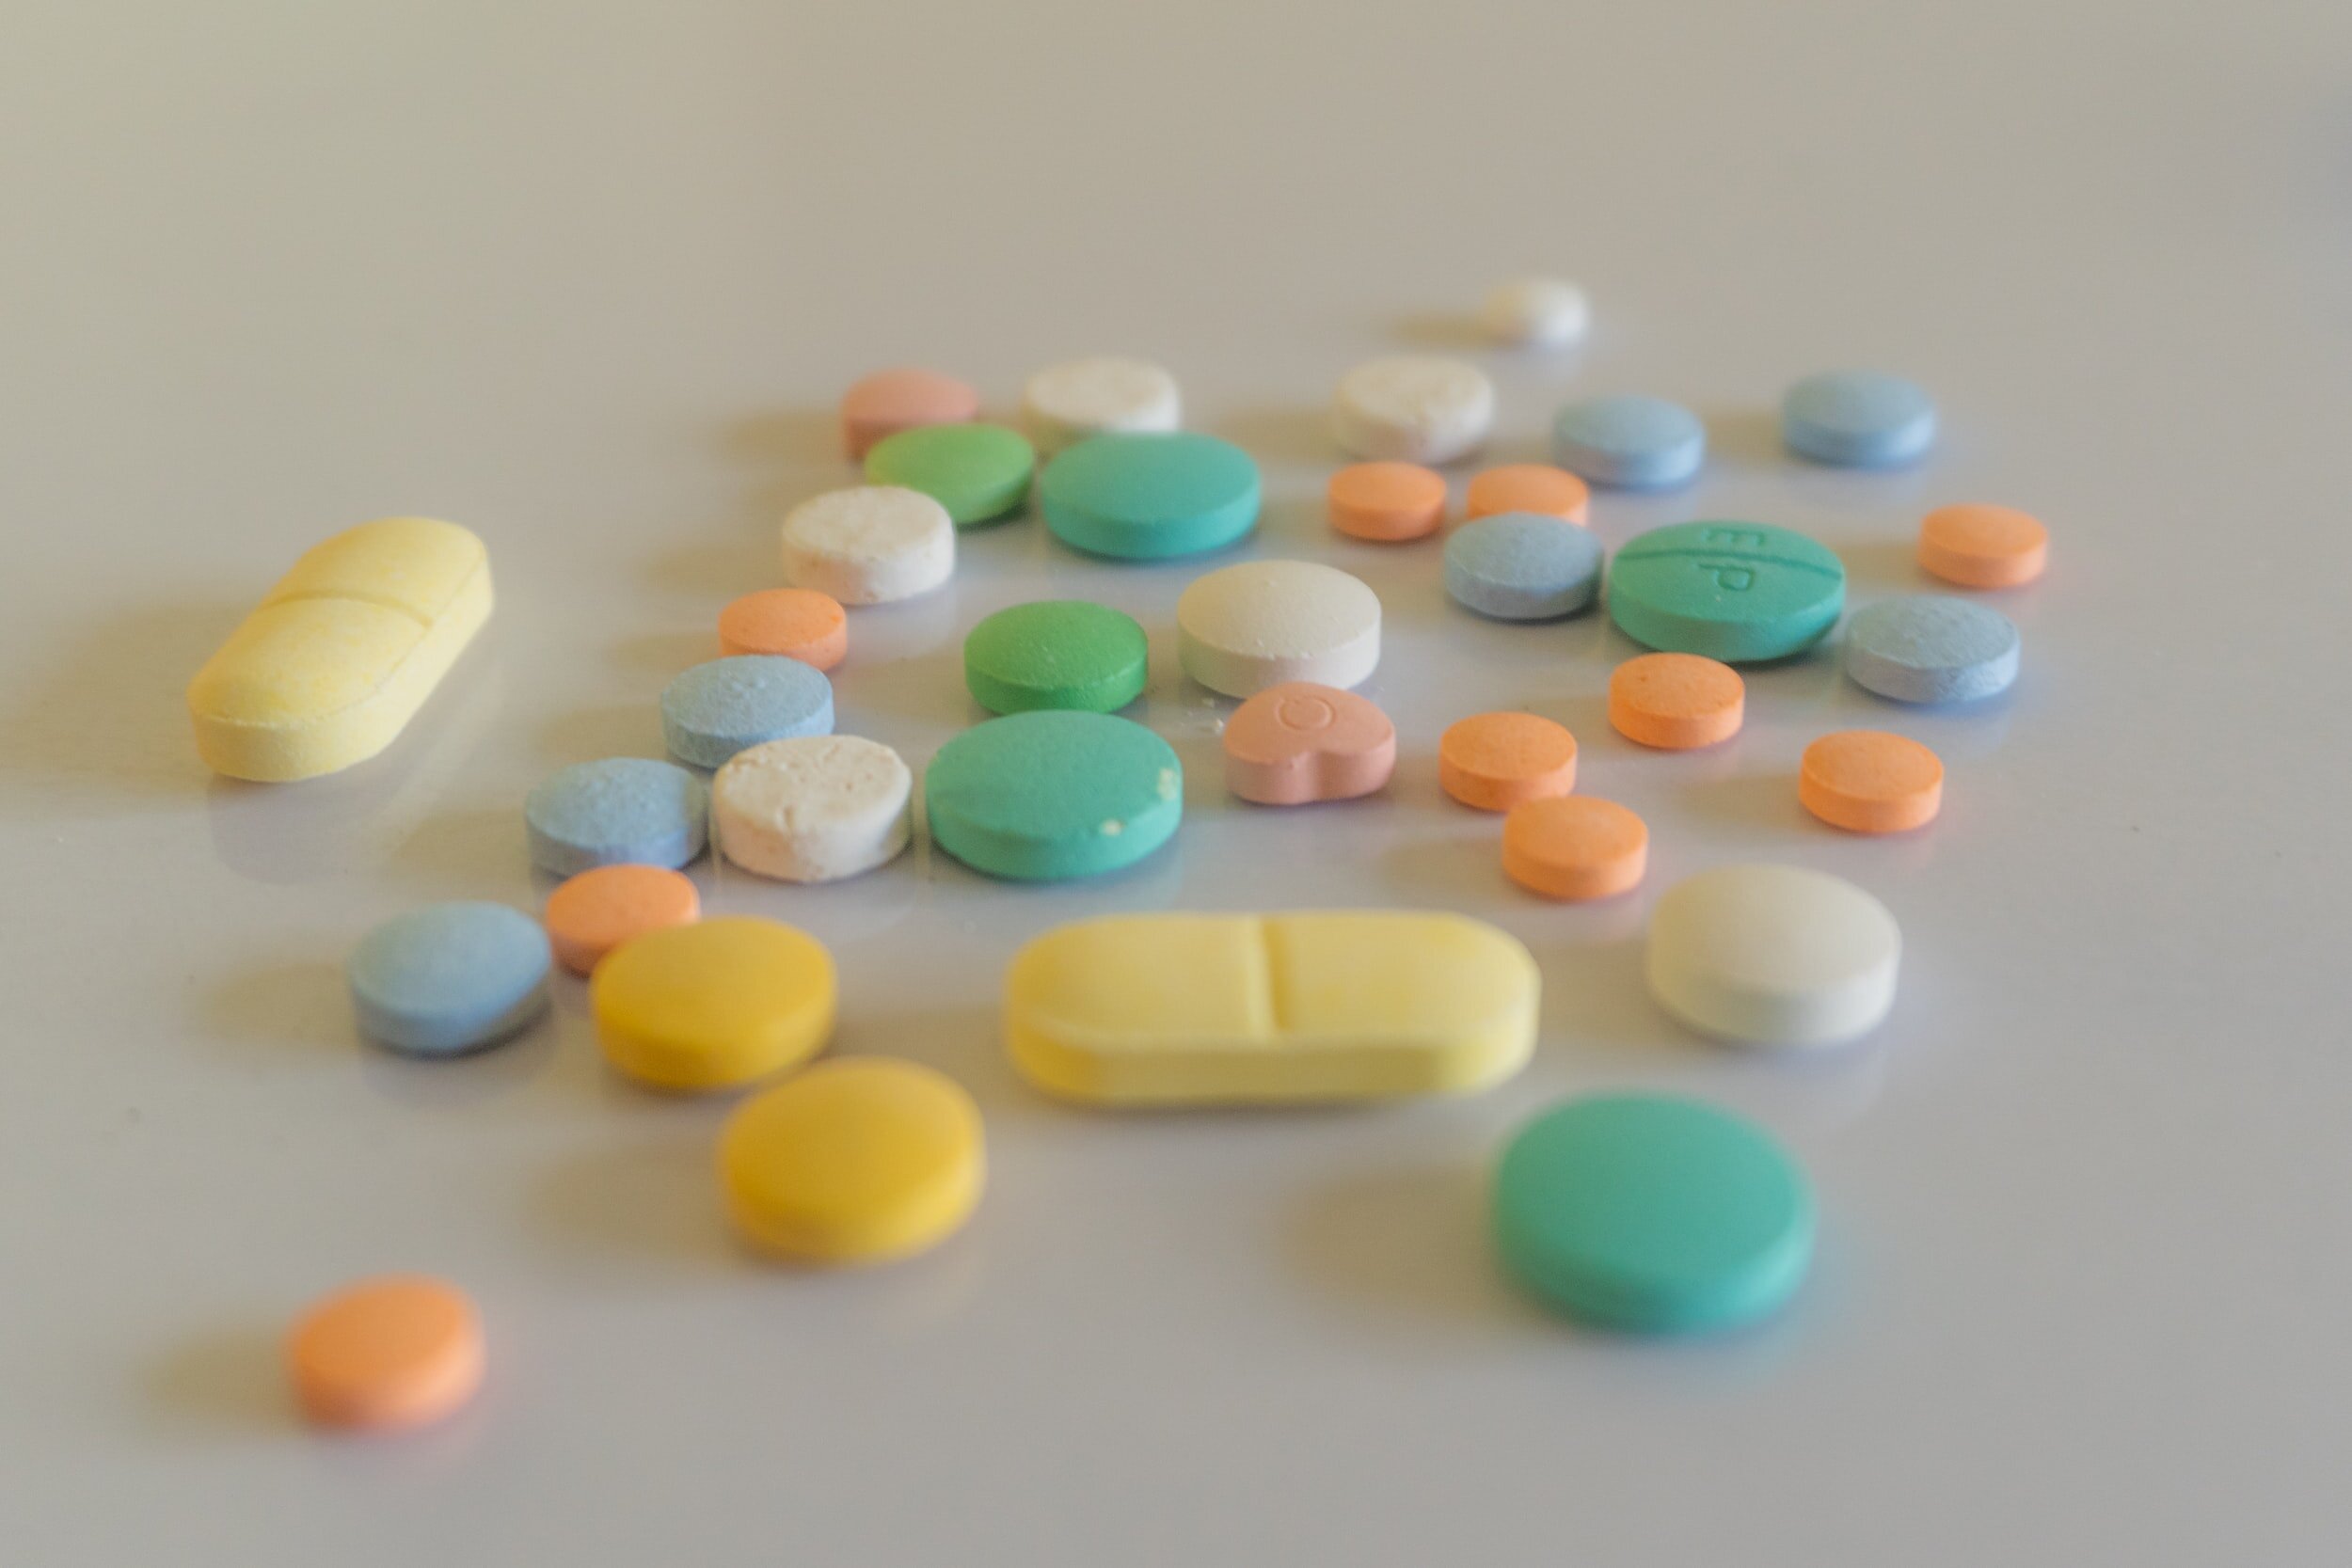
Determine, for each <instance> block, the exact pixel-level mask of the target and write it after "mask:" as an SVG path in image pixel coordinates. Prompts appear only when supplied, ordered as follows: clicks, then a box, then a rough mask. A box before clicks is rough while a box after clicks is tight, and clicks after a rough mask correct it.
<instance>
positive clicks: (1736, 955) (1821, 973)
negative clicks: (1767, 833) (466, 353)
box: [1648, 865, 1902, 1047]
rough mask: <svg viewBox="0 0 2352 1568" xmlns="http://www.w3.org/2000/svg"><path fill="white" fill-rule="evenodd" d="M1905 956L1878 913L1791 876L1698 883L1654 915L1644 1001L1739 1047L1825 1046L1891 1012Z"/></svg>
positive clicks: (1738, 875)
mask: <svg viewBox="0 0 2352 1568" xmlns="http://www.w3.org/2000/svg"><path fill="white" fill-rule="evenodd" d="M1901 955H1902V935H1901V933H1900V932H1899V930H1898V929H1897V928H1896V926H1895V917H1894V916H1893V915H1891V914H1889V913H1888V912H1887V911H1886V906H1885V905H1883V904H1882V903H1880V902H1879V901H1878V900H1877V899H1875V898H1873V897H1871V896H1870V895H1868V894H1867V893H1865V892H1863V891H1862V890H1861V889H1860V888H1858V887H1856V886H1854V885H1853V884H1852V883H1851V882H1849V881H1846V880H1843V879H1840V878H1836V877H1833V876H1830V875H1829V874H1828V873H1826V872H1821V871H1807V870H1804V869H1803V868H1801V867H1798V866H1793V865H1727V866H1723V867H1720V868H1718V869H1716V870H1713V871H1703V872H1701V873H1699V875H1697V876H1695V877H1692V878H1689V879H1685V880H1683V881H1680V882H1677V883H1676V884H1675V885H1674V886H1673V887H1672V888H1669V889H1668V890H1667V891H1666V894H1665V895H1664V896H1663V897H1661V898H1660V899H1659V900H1658V906H1657V908H1656V909H1655V910H1653V911H1651V913H1650V921H1649V962H1648V968H1649V989H1650V994H1652V995H1653V996H1655V997H1657V999H1658V1003H1659V1006H1662V1007H1664V1008H1665V1009H1666V1011H1668V1012H1670V1013H1672V1014H1674V1016H1675V1017H1677V1018H1678V1019H1680V1020H1681V1021H1682V1022H1685V1023H1687V1024H1689V1025H1691V1027H1692V1028H1693V1029H1696V1030H1698V1031H1700V1032H1701V1033H1702V1034H1708V1035H1713V1036H1715V1037H1718V1038H1721V1039H1726V1040H1731V1041H1735V1042H1737V1043H1739V1044H1741V1045H1759V1046H1792V1047H1804V1046H1820V1045H1833V1044H1836V1043H1837V1042H1838V1041H1840V1040H1849V1039H1851V1038H1853V1037H1855V1036H1857V1035H1861V1034H1864V1033H1867V1031H1868V1030H1870V1029H1872V1028H1875V1027H1876V1026H1877V1025H1878V1022H1879V1021H1880V1020H1881V1019H1883V1018H1884V1017H1885V1016H1886V1010H1887V1008H1888V1007H1890V1006H1893V1005H1894V1001H1895V968H1896V963H1897V960H1898V959H1899V958H1900V957H1901Z"/></svg>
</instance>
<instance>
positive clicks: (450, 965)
mask: <svg viewBox="0 0 2352 1568" xmlns="http://www.w3.org/2000/svg"><path fill="white" fill-rule="evenodd" d="M345 975H346V977H347V978H348V979H349V981H350V984H351V1003H352V1008H353V1010H354V1011H355V1012H356V1013H357V1014H358V1020H359V1033H360V1034H361V1035H363V1036H365V1037H367V1038H369V1039H371V1040H373V1041H374V1042H375V1043H376V1044H378V1045H383V1046H389V1047H390V1048H391V1049H392V1050H394V1051H399V1052H403V1053H406V1054H408V1055H412V1056H457V1055H463V1054H464V1053H467V1052H469V1051H480V1050H483V1049H484V1048H485V1047H487V1046H492V1045H496V1044H498V1043H499V1041H501V1040H503V1039H506V1038H508V1037H511V1036H513V1035H515V1034H516V1032H518V1031H519V1030H521V1029H523V1028H524V1027H525V1026H526V1025H528V1024H530V1023H531V1022H533V1021H534V1020H536V1019H537V1018H538V1017H539V1015H540V1014H542V1013H544V1012H546V1011H547V1010H548V938H547V933H546V932H545V931H542V930H541V929H540V928H539V923H538V922H537V921H535V920H533V919H532V918H531V917H530V916H529V915H527V914H525V913H523V912H522V911H520V910H510V909H508V908H507V907H506V906H505V905H503V904H470V903H465V904H428V905H426V906H425V907H424V908H423V909H421V910H410V911H408V912H406V913H405V914H397V915H394V916H393V917H392V918H391V919H389V920H387V921H385V922H384V923H383V924H382V925H380V926H378V927H375V928H374V929H373V930H372V931H370V932H369V933H368V934H367V935H366V936H365V937H364V938H362V939H361V940H360V942H359V945H358V947H356V948H354V949H353V950H352V954H351V959H350V961H349V963H348V964H347V965H345Z"/></svg>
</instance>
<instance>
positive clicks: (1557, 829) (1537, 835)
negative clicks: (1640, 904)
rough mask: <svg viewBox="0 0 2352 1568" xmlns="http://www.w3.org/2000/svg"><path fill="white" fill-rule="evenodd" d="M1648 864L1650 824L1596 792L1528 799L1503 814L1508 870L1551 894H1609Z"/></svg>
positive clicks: (1504, 861) (1619, 890)
mask: <svg viewBox="0 0 2352 1568" xmlns="http://www.w3.org/2000/svg"><path fill="white" fill-rule="evenodd" d="M1648 864H1649V828H1648V825H1647V824H1645V822H1643V820H1642V819H1641V818H1640V817H1638V816H1634V815H1633V813H1631V812H1629V811H1628V810H1626V808H1625V807H1623V806H1621V805H1619V804H1617V802H1616V801H1614V800H1602V799H1600V798H1599V797H1598V796H1597V795H1557V796H1553V797H1552V798H1551V799H1549V800H1525V801H1522V802H1520V803H1519V804H1518V805H1516V806H1513V807H1512V808H1511V812H1510V815H1509V816H1505V817H1504V818H1503V819H1502V869H1503V871H1504V873H1505V874H1507V875H1508V876H1509V877H1510V879H1512V880H1513V881H1515V882H1517V883H1518V884H1519V885H1520V886H1521V887H1524V888H1527V889H1529V890H1531V891H1533V892H1535V893H1540V894H1542V895H1544V896H1545V897H1547V898H1570V899H1585V898H1607V897H1610V896H1612V895H1616V894H1620V893H1623V892H1624V891H1625V890H1626V889H1628V888H1629V887H1631V886H1633V885H1634V884H1635V883H1637V882H1639V881H1640V880H1641V879H1642V873H1643V871H1644V870H1645V868H1646V867H1647V865H1648Z"/></svg>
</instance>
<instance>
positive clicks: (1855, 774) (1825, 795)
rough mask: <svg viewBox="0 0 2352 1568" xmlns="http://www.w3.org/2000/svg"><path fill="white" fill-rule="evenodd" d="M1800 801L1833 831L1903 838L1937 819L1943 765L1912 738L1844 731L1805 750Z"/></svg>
mask: <svg viewBox="0 0 2352 1568" xmlns="http://www.w3.org/2000/svg"><path fill="white" fill-rule="evenodd" d="M1797 799H1799V800H1803V801H1804V809H1805V810H1807V811H1809V812H1811V813H1812V814H1813V815H1814V816H1818V817H1820V819H1821V820H1822V821H1824V822H1826V823H1828V824H1829V825H1830V826H1831V827H1833V828H1843V829H1845V830H1846V831H1847V832H1851V833H1899V832H1905V831H1906V830H1908V829H1912V828H1917V827H1921V826H1924V825H1925V824H1927V823H1928V822H1930V821H1931V820H1933V819H1934V816H1935V814H1936V811H1937V809H1938V808H1939V807H1941V806H1942V805H1943V803H1944V765H1943V763H1941V762H1939V761H1938V760H1936V755H1935V753H1934V752H1931V751H1929V750H1928V749H1927V748H1926V747H1925V746H1922V745H1920V744H1919V743H1918V742H1917V741H1915V740H1913V739H1910V738H1909V737H1907V736H1899V735H1889V734H1887V733H1886V732H1885V731H1884V730H1839V731H1837V732H1836V734H1834V735H1825V736H1821V738H1820V739H1819V740H1817V741H1815V742H1814V743H1813V744H1812V745H1810V746H1807V747H1806V748H1805V749H1804V761H1803V763H1802V764H1800V766H1799V768H1798V770H1797Z"/></svg>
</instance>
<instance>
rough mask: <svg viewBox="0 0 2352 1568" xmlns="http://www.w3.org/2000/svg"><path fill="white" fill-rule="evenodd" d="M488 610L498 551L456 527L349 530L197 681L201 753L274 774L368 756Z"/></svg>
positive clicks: (282, 586) (326, 769)
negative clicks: (492, 568)
mask: <svg viewBox="0 0 2352 1568" xmlns="http://www.w3.org/2000/svg"><path fill="white" fill-rule="evenodd" d="M489 618H490V557H489V552H488V551H486V550H485V549H484V548H483V547H482V541H481V540H479V539H477V538H475V537H474V536H473V535H472V534H471V533H469V532H468V531H466V530H464V529H462V528H459V527H458V526H457V525H456V524H455V523H444V522H437V521H436V520H435V519H433V518H430V517H386V518H382V519H380V520H378V521H376V522H373V523H362V524H360V525H359V526H358V528H355V529H348V530H346V531H343V532H342V533H339V534H337V535H335V536H334V537H333V538H332V539H328V540H326V541H325V542H324V543H322V544H319V545H316V546H312V547H311V548H310V550H309V551H308V552H307V553H305V554H304V555H303V557H302V559H301V560H299V561H297V562H294V569H293V570H291V571H289V572H288V573H287V574H286V575H285V576H284V577H282V578H279V579H278V584H277V586H276V587H274V588H272V589H271V590H270V591H269V593H268V594H265V595H264V596H263V597H262V602H261V604H260V606H259V607H258V608H257V609H255V610H254V611H253V613H252V614H250V615H248V616H246V618H245V623H244V624H243V625H242V626H238V627H237V629H236V630H235V631H233V632H231V633H230V634H229V640H228V641H225V642H223V643H222V644H221V645H220V647H219V648H218V649H217V650H216V651H215V653H214V654H213V657H211V658H209V659H206V660H205V661H204V667H203V668H202V669H200V670H199V671H198V672H197V673H196V678H195V679H194V680H192V681H190V682H189V683H188V693H187V698H188V716H189V718H190V719H191V720H192V721H194V723H195V726H196V749H197V752H198V754H199V755H200V756H201V757H202V758H203V759H204V765H205V766H206V767H207V768H211V769H212V770H213V771H214V772H215V773H222V774H226V775H227V776H229V777H230V778H232V779H252V780H256V781H259V782H262V783H272V784H278V783H287V782H290V781H293V780H295V779H311V778H317V777H319V776H320V775H322V774H326V773H335V772H340V771H341V770H342V769H343V768H349V767H351V766H352V765H353V764H355V763H360V762H365V761H366V760H367V759H368V758H370V757H372V756H373V755H375V754H376V753H377V752H381V751H383V750H384V748H385V747H387V746H389V745H390V744H391V743H392V741H393V740H394V739H395V738H397V737H398V736H399V735H400V732H401V730H402V729H403V728H404V727H405V726H406V724H407V722H408V721H409V720H410V719H411V718H413V717H414V716H415V714H416V711H417V709H418V708H420V707H421V706H422V705H423V704H424V700H425V699H426V698H427V697H429V696H431V695H432V694H433V689H434V688H435V687H437V686H438V685H439V684H440V682H441V677H442V676H444V675H446V674H447V673H449V668H450V666H451V665H453V664H454V663H455V662H456V661H457V656H458V655H459V654H460V653H461V652H463V651H464V650H465V646H466V644H467V643H468V642H469V641H472V640H473V634H474V633H475V632H476V631H478V630H480V629H481V627H482V624H483V623H484V622H485V621H487V620H488V619H489Z"/></svg>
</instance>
